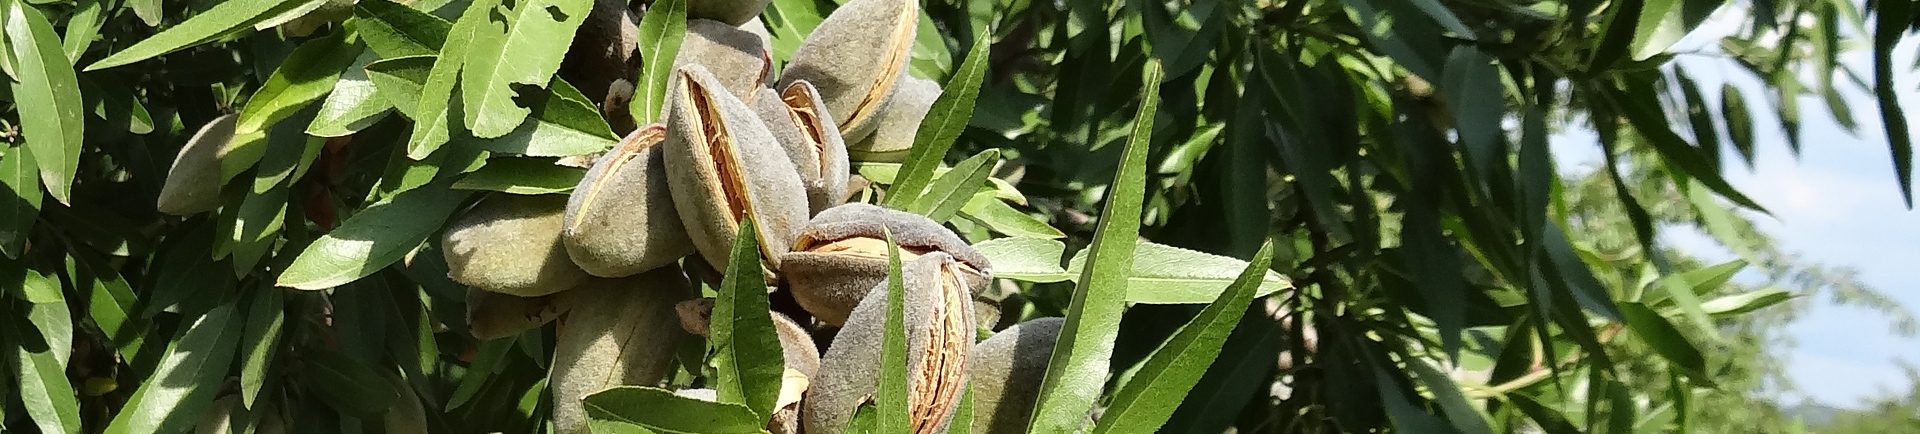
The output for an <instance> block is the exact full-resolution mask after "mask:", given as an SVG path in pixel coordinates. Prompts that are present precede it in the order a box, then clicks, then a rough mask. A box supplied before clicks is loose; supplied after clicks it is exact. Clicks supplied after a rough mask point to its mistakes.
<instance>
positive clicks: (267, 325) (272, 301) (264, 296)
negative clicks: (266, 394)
mask: <svg viewBox="0 0 1920 434" xmlns="http://www.w3.org/2000/svg"><path fill="white" fill-rule="evenodd" d="M283 297H284V295H283V294H281V293H280V288H274V287H262V288H255V290H254V292H253V294H252V295H251V296H250V298H252V302H251V303H248V307H247V325H246V327H247V328H246V329H245V330H243V331H242V334H241V335H240V351H241V354H242V358H241V359H240V402H241V404H242V405H245V406H247V408H254V406H253V404H254V402H255V398H256V397H258V396H259V395H260V386H261V385H263V384H266V381H267V368H268V367H269V366H270V365H272V364H273V356H274V354H275V353H278V352H279V351H278V349H279V342H280V325H281V323H282V322H284V321H285V320H286V316H287V312H286V305H285V302H284V301H283Z"/></svg>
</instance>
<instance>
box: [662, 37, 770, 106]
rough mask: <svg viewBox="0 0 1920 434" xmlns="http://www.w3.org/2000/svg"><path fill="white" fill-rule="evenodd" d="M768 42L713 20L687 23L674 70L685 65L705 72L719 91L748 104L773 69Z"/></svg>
mask: <svg viewBox="0 0 1920 434" xmlns="http://www.w3.org/2000/svg"><path fill="white" fill-rule="evenodd" d="M770 62H771V60H770V59H769V58H768V52H767V42H766V40H765V39H761V38H760V35H756V34H754V33H753V32H750V31H747V30H744V29H740V28H737V27H734V26H732V25H728V24H726V23H722V22H719V21H713V20H699V19H695V20H687V37H686V39H684V40H682V41H681V42H680V51H679V53H678V54H676V55H675V56H674V58H673V69H674V70H676V71H678V70H680V68H682V67H685V66H687V65H700V66H704V67H706V68H707V72H709V73H712V74H713V76H714V78H715V79H718V80H719V81H720V84H721V86H722V87H724V88H726V89H727V91H728V92H732V93H733V95H734V96H735V97H738V98H740V100H742V101H751V100H752V99H753V98H754V97H755V96H756V95H757V92H759V91H760V89H763V88H765V87H766V83H767V75H768V74H770V73H771V72H772V68H773V65H772V64H771V63H770Z"/></svg>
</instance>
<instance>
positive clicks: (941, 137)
mask: <svg viewBox="0 0 1920 434" xmlns="http://www.w3.org/2000/svg"><path fill="white" fill-rule="evenodd" d="M991 39H993V38H988V37H986V36H985V35H984V34H982V35H978V36H975V37H974V42H973V48H972V49H971V50H968V52H967V60H966V62H964V63H961V64H960V69H959V70H957V71H954V73H953V77H951V78H949V79H947V85H946V87H944V88H942V89H941V91H940V97H939V98H937V99H934V100H933V108H931V109H928V110H927V116H926V117H925V118H924V119H923V120H921V121H920V128H919V129H918V130H916V132H915V133H914V135H913V149H911V150H908V151H907V159H906V160H905V162H903V163H901V166H900V175H899V176H898V177H896V178H895V180H894V181H895V182H894V183H893V186H892V187H890V188H888V189H887V203H886V205H887V206H888V207H890V208H894V209H905V208H908V207H909V206H911V205H912V204H914V203H915V202H917V201H918V200H919V199H920V196H921V195H922V192H923V191H925V190H926V189H927V184H928V183H929V182H932V181H933V171H934V169H935V168H938V167H940V161H941V159H942V158H944V157H946V155H947V150H948V149H952V148H953V142H954V140H955V139H958V138H959V137H960V132H961V131H965V130H966V128H967V122H968V121H969V120H971V119H973V105H974V101H975V100H976V99H978V98H979V96H980V83H981V81H983V80H985V79H986V76H987V66H988V65H987V57H989V56H988V53H989V49H990V48H992V46H991V45H992V42H991ZM1155 85H1158V83H1155Z"/></svg>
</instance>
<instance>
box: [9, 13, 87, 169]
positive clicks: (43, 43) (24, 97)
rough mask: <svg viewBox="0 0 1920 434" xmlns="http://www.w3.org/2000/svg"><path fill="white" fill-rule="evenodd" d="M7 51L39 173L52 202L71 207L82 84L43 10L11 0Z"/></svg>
mask: <svg viewBox="0 0 1920 434" xmlns="http://www.w3.org/2000/svg"><path fill="white" fill-rule="evenodd" d="M6 14H7V15H6V23H5V24H6V34H7V46H6V49H7V51H8V52H9V55H10V56H11V57H12V60H13V64H14V71H15V74H16V75H17V76H18V78H19V80H18V81H15V82H13V83H12V85H13V86H12V90H13V98H12V99H13V102H14V104H13V105H14V108H15V110H18V111H19V112H20V130H21V134H22V135H24V136H26V143H27V145H26V147H27V148H29V149H32V150H33V160H34V162H35V163H37V164H36V165H37V166H38V167H39V169H40V181H41V183H42V184H44V185H45V186H46V187H47V192H48V193H50V194H52V196H53V200H56V201H59V202H60V203H63V204H71V203H72V199H71V198H70V197H69V195H70V194H71V193H72V191H73V178H74V173H75V171H78V170H79V168H80V150H81V149H80V146H81V140H82V139H83V138H84V137H86V134H85V130H84V126H85V122H84V121H85V119H83V118H82V117H81V116H82V114H81V113H82V112H81V101H80V80H79V78H78V77H77V76H76V75H75V74H74V72H73V64H72V62H68V61H67V56H66V54H65V53H63V52H62V51H61V48H60V37H59V36H57V35H55V34H54V33H53V25H52V24H49V23H48V22H47V17H46V16H44V15H41V14H40V11H39V9H36V8H34V7H33V6H28V5H27V4H26V2H24V1H12V2H7V11H6Z"/></svg>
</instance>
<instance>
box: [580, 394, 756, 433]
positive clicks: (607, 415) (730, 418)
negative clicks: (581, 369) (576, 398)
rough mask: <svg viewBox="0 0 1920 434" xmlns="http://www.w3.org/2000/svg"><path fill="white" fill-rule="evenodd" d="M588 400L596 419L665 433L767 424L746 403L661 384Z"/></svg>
mask: <svg viewBox="0 0 1920 434" xmlns="http://www.w3.org/2000/svg"><path fill="white" fill-rule="evenodd" d="M585 403H586V408H587V417H590V418H593V419H594V420H595V421H611V422H619V423H622V424H628V425H638V426H642V427H646V428H647V429H651V430H654V431H656V432H661V433H675V434H680V433H684V434H694V433H699V434H733V433H757V432H761V427H763V426H766V425H765V424H764V423H762V422H761V421H760V418H759V417H758V416H757V415H755V414H754V412H753V410H748V409H747V407H746V406H744V405H740V404H731V403H720V402H712V401H701V400H698V399H694V398H688V397H685V396H680V395H675V394H674V393H673V392H672V391H669V390H666V389H661V388H658V387H644V386H619V387H614V388H610V389H607V390H603V391H600V392H598V393H594V394H592V395H587V398H586V399H585ZM594 426H595V427H596V428H598V427H600V426H601V425H599V424H595V425H594ZM595 432H599V431H597V430H596V431H595Z"/></svg>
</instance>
